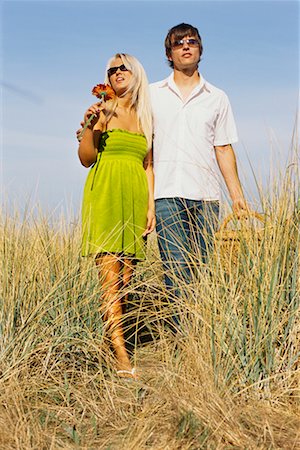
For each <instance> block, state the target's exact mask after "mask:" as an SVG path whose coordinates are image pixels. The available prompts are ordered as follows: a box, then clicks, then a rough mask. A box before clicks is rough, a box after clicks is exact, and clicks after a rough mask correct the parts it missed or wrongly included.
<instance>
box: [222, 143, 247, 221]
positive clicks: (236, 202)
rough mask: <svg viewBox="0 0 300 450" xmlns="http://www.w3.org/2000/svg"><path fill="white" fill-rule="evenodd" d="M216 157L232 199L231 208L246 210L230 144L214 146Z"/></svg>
mask: <svg viewBox="0 0 300 450" xmlns="http://www.w3.org/2000/svg"><path fill="white" fill-rule="evenodd" d="M215 152H216V159H217V163H218V165H219V168H220V171H221V174H222V176H223V178H224V181H225V183H226V186H227V189H228V192H229V195H230V197H231V200H232V209H233V211H234V212H236V213H239V212H243V211H247V210H248V209H249V208H248V206H247V203H246V200H245V197H244V194H243V189H242V186H241V182H240V179H239V175H238V170H237V164H236V157H235V153H234V150H233V148H232V146H231V145H230V144H228V145H222V146H215Z"/></svg>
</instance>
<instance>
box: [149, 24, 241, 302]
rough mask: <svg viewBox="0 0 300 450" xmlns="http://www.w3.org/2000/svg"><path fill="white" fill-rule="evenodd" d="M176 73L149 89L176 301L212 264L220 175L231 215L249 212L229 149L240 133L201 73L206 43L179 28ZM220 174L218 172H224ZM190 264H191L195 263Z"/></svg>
mask: <svg viewBox="0 0 300 450" xmlns="http://www.w3.org/2000/svg"><path fill="white" fill-rule="evenodd" d="M165 49H166V56H167V59H168V62H169V65H170V66H171V67H172V68H173V73H172V74H171V75H170V76H169V77H168V78H167V79H165V80H163V81H159V82H157V83H154V84H152V85H150V90H151V101H152V108H153V119H154V142H153V151H154V174H155V199H156V200H155V208H156V219H157V237H158V244H159V250H160V254H161V258H162V261H163V265H164V269H165V282H166V285H167V287H168V288H169V289H170V292H172V290H173V293H174V295H175V296H178V295H180V289H179V286H180V284H181V282H182V281H184V282H190V281H191V279H192V274H193V264H195V263H197V261H198V262H199V259H197V256H199V258H200V260H202V261H203V262H205V261H206V257H207V253H208V251H209V247H210V245H211V243H212V235H213V232H214V231H215V229H216V227H217V219H218V213H219V199H220V180H219V176H218V172H219V170H220V172H221V174H222V176H223V178H224V181H225V183H226V186H227V189H228V191H229V194H230V197H231V200H232V207H233V210H234V211H235V212H236V213H237V214H240V213H241V212H242V211H244V210H246V209H247V205H246V202H245V199H244V195H243V191H242V188H241V184H240V181H239V177H238V172H237V166H236V158H235V154H234V151H233V148H232V146H231V144H232V143H234V142H236V141H237V133H236V127H235V122H234V118H233V115H232V111H231V107H230V103H229V100H228V98H227V96H226V94H225V93H224V92H223V91H221V90H220V89H218V88H216V87H214V86H213V85H211V84H210V83H208V82H207V81H206V80H205V79H204V78H203V76H202V75H201V74H200V73H199V72H198V64H199V62H200V59H201V55H202V50H203V48H202V41H201V37H200V35H199V32H198V30H197V28H195V27H193V26H191V25H188V24H184V23H182V24H180V25H177V26H175V27H173V28H171V29H170V30H169V32H168V34H167V37H166V39H165ZM218 168H219V170H218ZM191 256H192V257H191Z"/></svg>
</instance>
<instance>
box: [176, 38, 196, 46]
mask: <svg viewBox="0 0 300 450" xmlns="http://www.w3.org/2000/svg"><path fill="white" fill-rule="evenodd" d="M184 44H186V45H188V46H189V47H198V46H199V41H198V40H197V39H193V38H191V39H178V40H177V41H174V42H172V43H171V46H172V48H182V47H183V46H184Z"/></svg>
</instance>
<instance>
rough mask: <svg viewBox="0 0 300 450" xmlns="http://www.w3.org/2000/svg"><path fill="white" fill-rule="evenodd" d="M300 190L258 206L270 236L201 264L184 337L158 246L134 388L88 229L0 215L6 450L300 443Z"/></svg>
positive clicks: (1, 420)
mask: <svg viewBox="0 0 300 450" xmlns="http://www.w3.org/2000/svg"><path fill="white" fill-rule="evenodd" d="M298 195H299V194H298V188H297V186H296V187H295V183H294V182H292V181H291V180H290V179H289V180H284V181H283V182H282V184H281V186H280V188H278V189H275V190H273V191H272V195H269V196H268V197H267V196H265V197H263V198H262V199H261V202H262V207H263V210H264V213H265V224H264V227H263V231H262V232H261V240H260V241H257V240H256V239H255V237H254V238H253V236H256V231H255V230H253V233H252V238H251V239H249V233H248V232H247V233H248V234H247V233H246V234H245V235H244V234H243V230H241V231H240V238H241V239H240V246H239V247H235V249H234V255H235V259H234V260H233V261H232V262H231V263H230V260H229V257H228V254H227V255H226V254H225V257H224V249H222V244H221V248H218V247H217V248H216V250H215V254H214V258H213V259H212V261H211V263H210V266H209V268H210V270H207V268H205V267H203V266H202V264H201V263H200V262H199V261H198V260H197V258H196V257H195V259H194V263H195V277H194V280H193V283H191V284H190V285H186V286H183V289H182V290H183V295H182V298H181V299H179V300H177V301H176V303H175V307H176V309H177V311H179V314H180V316H181V323H182V328H183V330H184V331H183V333H180V334H179V335H178V336H176V337H174V336H173V335H172V334H171V333H170V332H169V331H168V330H167V329H166V328H165V327H164V324H165V323H167V322H168V318H169V316H170V314H171V305H170V301H169V300H170V299H169V298H168V295H167V292H166V290H165V288H164V285H163V282H162V270H161V265H160V261H159V258H158V254H157V249H156V243H155V236H153V237H152V239H151V242H150V243H149V257H148V260H147V261H146V262H144V263H143V264H141V265H140V266H139V267H138V269H137V274H136V277H135V278H134V280H133V282H132V284H131V285H130V287H129V288H128V291H129V293H130V298H131V307H130V308H129V310H128V314H127V317H126V324H127V325H128V327H129V326H130V328H128V333H127V335H128V337H129V339H130V342H131V347H132V358H133V361H134V363H135V365H136V366H137V367H138V369H139V370H140V373H141V377H140V380H139V381H137V382H134V381H126V380H122V379H118V378H117V377H116V375H115V371H114V357H113V354H112V352H111V349H110V346H109V342H108V339H107V337H106V335H105V332H104V330H103V328H102V321H101V315H100V308H99V305H100V300H99V286H98V279H97V273H96V269H95V267H94V263H93V261H92V260H90V259H82V258H81V257H80V226H79V224H77V223H73V224H70V223H66V221H65V220H64V219H60V220H56V221H54V220H50V219H49V217H44V216H43V214H42V213H38V214H36V212H35V214H34V215H33V214H31V213H30V212H27V213H24V214H23V216H22V217H21V216H20V215H19V214H17V213H16V214H8V213H6V212H5V211H4V212H3V213H2V216H1V230H0V254H1V258H0V261H1V265H2V270H1V294H0V296H1V297H0V301H1V310H0V324H1V325H0V326H1V340H0V348H1V360H0V364H1V365H0V370H1V380H0V447H1V449H5V450H9V449H20V450H26V449H37V450H43V449H77V448H80V449H88V450H94V449H95V450H96V449H106V450H119V449H125V450H127V449H128V450H130V449H132V450H133V449H135V450H136V449H138V450H142V449H153V450H160V449H161V450H176V449H178V450H179V449H180V450H181V449H183V450H188V449H189V450H192V449H193V450H196V449H202V448H203V449H289V450H290V449H297V448H300V409H299V406H300V397H299V388H300V382H299V380H300V364H299V354H300V341H299V339H300V324H299V317H300V315H299V288H300V281H299V273H300V272H299V243H300V233H299V218H300V217H299V208H298V206H297V202H296V198H297V196H298ZM235 245H236V244H235ZM237 248H238V250H237ZM236 255H238V257H236ZM230 264H231V265H230ZM135 331H136V332H135Z"/></svg>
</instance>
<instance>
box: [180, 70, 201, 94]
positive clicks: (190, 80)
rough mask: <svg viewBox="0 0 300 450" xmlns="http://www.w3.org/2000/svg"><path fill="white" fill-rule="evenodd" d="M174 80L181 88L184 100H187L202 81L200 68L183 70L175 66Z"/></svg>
mask: <svg viewBox="0 0 300 450" xmlns="http://www.w3.org/2000/svg"><path fill="white" fill-rule="evenodd" d="M174 82H175V84H176V86H177V87H178V89H179V90H180V93H181V95H182V98H183V100H186V99H187V98H188V96H189V95H190V93H191V92H192V90H193V89H194V87H195V86H197V84H199V82H200V75H199V72H198V69H197V68H196V69H193V70H185V71H182V70H177V69H175V68H174Z"/></svg>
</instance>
